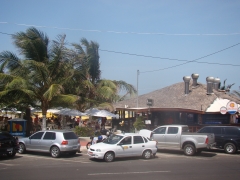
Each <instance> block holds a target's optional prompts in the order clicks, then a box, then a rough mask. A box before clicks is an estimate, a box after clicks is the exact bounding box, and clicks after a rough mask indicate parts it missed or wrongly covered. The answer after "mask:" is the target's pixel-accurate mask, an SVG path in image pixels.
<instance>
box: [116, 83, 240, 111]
mask: <svg viewBox="0 0 240 180" xmlns="http://www.w3.org/2000/svg"><path fill="white" fill-rule="evenodd" d="M184 88H185V83H184V82H180V83H176V84H173V85H171V86H167V87H165V88H162V89H159V90H156V91H153V92H150V93H147V94H144V95H140V96H138V107H139V108H143V107H146V108H147V107H148V106H147V99H153V106H151V108H180V109H190V110H196V111H206V109H207V108H208V107H209V106H210V105H211V104H212V103H213V102H214V100H215V99H216V98H222V99H229V100H231V101H235V102H236V103H238V104H240V99H238V98H236V97H234V96H232V95H230V94H228V93H226V92H220V91H216V90H213V93H214V94H211V95H207V87H206V85H204V84H200V83H198V85H197V86H196V87H192V84H191V83H190V86H189V94H187V95H185V89H184ZM125 105H127V106H128V108H136V107H137V97H135V98H131V99H127V100H124V101H120V102H118V103H116V104H114V108H115V109H116V108H125Z"/></svg>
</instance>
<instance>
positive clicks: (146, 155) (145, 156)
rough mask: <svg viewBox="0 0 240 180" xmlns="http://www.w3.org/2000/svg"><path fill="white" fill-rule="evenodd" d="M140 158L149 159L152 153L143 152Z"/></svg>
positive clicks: (148, 151) (149, 151)
mask: <svg viewBox="0 0 240 180" xmlns="http://www.w3.org/2000/svg"><path fill="white" fill-rule="evenodd" d="M142 157H143V158H144V159H150V158H151V157H152V151H151V150H145V151H144V152H143V154H142Z"/></svg>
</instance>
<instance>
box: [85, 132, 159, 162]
mask: <svg viewBox="0 0 240 180" xmlns="http://www.w3.org/2000/svg"><path fill="white" fill-rule="evenodd" d="M156 152H157V142H156V141H152V140H150V139H148V138H146V137H144V136H141V135H139V134H135V133H125V134H113V135H111V136H110V137H109V138H107V139H105V140H104V141H103V142H101V143H97V144H94V145H91V146H90V148H89V149H88V155H89V157H90V158H96V159H104V160H105V161H106V162H111V161H113V160H114V159H115V158H118V157H130V156H142V157H143V158H145V159H150V158H151V157H154V156H155V155H156Z"/></svg>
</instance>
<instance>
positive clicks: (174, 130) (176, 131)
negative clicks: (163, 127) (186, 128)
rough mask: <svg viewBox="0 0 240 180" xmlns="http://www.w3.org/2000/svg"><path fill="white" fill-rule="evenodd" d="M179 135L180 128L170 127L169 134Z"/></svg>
mask: <svg viewBox="0 0 240 180" xmlns="http://www.w3.org/2000/svg"><path fill="white" fill-rule="evenodd" d="M177 133H178V127H168V132H167V134H177Z"/></svg>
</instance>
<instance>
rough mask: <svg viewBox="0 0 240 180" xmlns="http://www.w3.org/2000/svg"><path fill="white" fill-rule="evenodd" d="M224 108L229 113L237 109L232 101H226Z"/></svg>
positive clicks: (233, 112)
mask: <svg viewBox="0 0 240 180" xmlns="http://www.w3.org/2000/svg"><path fill="white" fill-rule="evenodd" d="M226 108H227V112H228V113H229V114H235V113H236V112H237V111H238V106H237V103H235V102H233V101H230V102H229V103H227V106H226Z"/></svg>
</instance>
